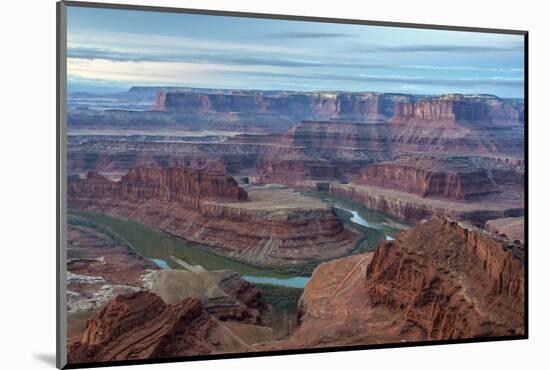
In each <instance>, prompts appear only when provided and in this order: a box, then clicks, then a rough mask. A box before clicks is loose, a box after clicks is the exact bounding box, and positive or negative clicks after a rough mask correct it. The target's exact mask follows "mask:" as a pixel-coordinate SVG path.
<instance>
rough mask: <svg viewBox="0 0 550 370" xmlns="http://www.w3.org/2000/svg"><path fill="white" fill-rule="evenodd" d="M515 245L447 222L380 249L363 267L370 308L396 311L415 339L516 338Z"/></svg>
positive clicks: (519, 285) (520, 305)
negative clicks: (382, 306)
mask: <svg viewBox="0 0 550 370" xmlns="http://www.w3.org/2000/svg"><path fill="white" fill-rule="evenodd" d="M523 263H524V256H523V247H522V246H521V245H508V243H507V242H506V241H504V240H500V239H496V238H493V237H491V236H490V235H488V234H487V233H485V232H484V231H483V230H481V229H477V228H474V227H472V226H469V225H466V224H461V223H458V222H456V221H451V220H448V219H444V218H442V219H438V220H435V221H430V222H427V223H425V224H423V225H419V226H418V227H417V228H415V229H414V230H412V231H410V232H407V233H404V235H402V236H401V237H399V238H398V240H397V241H395V242H387V243H385V244H383V245H381V246H380V247H379V248H378V249H377V250H376V251H375V253H374V256H373V259H372V262H371V263H370V264H369V267H368V268H367V272H366V276H367V281H368V283H369V297H370V298H371V305H374V306H376V305H385V306H386V307H388V308H389V309H390V310H392V311H397V312H400V313H401V314H402V315H403V317H401V318H400V321H401V324H400V329H399V330H400V333H401V334H403V335H406V336H410V337H412V338H413V339H416V340H423V339H452V338H471V337H477V336H498V335H510V334H521V333H523V330H524V327H523V325H524V312H523V309H524V301H525V292H524V286H525V281H524V277H525V270H524V265H523Z"/></svg>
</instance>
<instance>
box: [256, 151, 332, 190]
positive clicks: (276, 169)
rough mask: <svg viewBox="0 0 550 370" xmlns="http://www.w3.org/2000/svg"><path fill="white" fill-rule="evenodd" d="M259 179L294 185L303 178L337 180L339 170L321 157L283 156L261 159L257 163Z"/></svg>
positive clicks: (271, 182)
mask: <svg viewBox="0 0 550 370" xmlns="http://www.w3.org/2000/svg"><path fill="white" fill-rule="evenodd" d="M258 169H259V171H260V181H261V182H262V183H264V184H284V185H291V186H292V185H296V184H297V183H299V182H301V181H304V180H338V179H339V178H341V174H340V171H339V170H338V168H336V166H335V165H333V164H332V163H330V162H329V161H326V160H322V159H310V158H300V157H298V158H295V157H283V158H277V159H269V160H268V159H266V158H264V159H262V160H261V161H260V162H259V163H258Z"/></svg>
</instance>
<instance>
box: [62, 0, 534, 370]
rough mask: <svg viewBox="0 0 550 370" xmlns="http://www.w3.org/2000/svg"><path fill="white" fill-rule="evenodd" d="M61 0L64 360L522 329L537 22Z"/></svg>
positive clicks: (488, 336) (300, 349)
mask: <svg viewBox="0 0 550 370" xmlns="http://www.w3.org/2000/svg"><path fill="white" fill-rule="evenodd" d="M57 11H58V14H57V22H58V23H57V27H58V44H57V45H58V61H57V62H58V63H57V67H58V69H57V73H58V77H57V81H58V86H57V97H58V101H57V104H58V107H57V108H58V110H57V112H58V117H57V118H58V148H57V150H58V165H57V169H58V186H57V191H58V194H57V196H58V212H57V227H58V230H57V235H58V258H57V262H58V265H57V276H58V280H57V284H58V286H57V292H58V297H57V304H58V307H57V330H58V333H57V351H58V353H57V364H58V367H59V368H80V367H95V366H110V365H128V364H144V363H158V362H174V361H189V360H209V359H217V358H233V357H249V356H273V355H286V354H295V353H314V352H326V351H343V350H358V349H371V348H382V347H395V348H396V349H395V351H399V349H397V347H404V346H419V345H436V344H451V343H464V342H482V341H497V340H512V339H525V338H527V335H528V330H527V329H528V325H527V322H528V321H527V312H528V311H527V261H528V259H527V252H528V249H527V244H528V243H527V180H528V177H527V168H528V166H527V163H528V161H527V128H528V120H527V83H528V79H527V77H528V73H527V66H528V64H527V32H526V31H517V30H505V29H498V30H496V29H485V28H466V27H458V26H440V25H426V24H404V23H390V22H381V21H368V20H350V19H331V18H314V17H308V16H307V15H304V16H286V15H275V14H251V13H238V12H227V11H212V10H196V9H176V8H161V7H144V6H133V5H120V4H119V5H114V4H102V3H84V2H72V1H66V2H59V3H58V7H57ZM359 16H360V15H359ZM433 22H434V23H437V19H434V20H433ZM434 350H435V349H434Z"/></svg>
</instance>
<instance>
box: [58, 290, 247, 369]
mask: <svg viewBox="0 0 550 370" xmlns="http://www.w3.org/2000/svg"><path fill="white" fill-rule="evenodd" d="M223 335H226V334H225V332H221V331H220V324H219V322H218V321H217V320H216V319H214V318H213V317H211V316H210V315H209V314H208V313H207V312H206V311H205V310H204V308H203V307H202V304H201V302H200V301H199V300H198V299H195V298H189V297H188V298H184V299H183V300H181V302H179V303H177V304H174V305H167V304H165V303H164V302H163V301H162V299H160V298H159V297H158V296H157V295H155V294H153V293H149V292H144V291H142V292H137V293H133V294H127V295H119V296H118V297H116V298H115V299H113V300H111V301H110V302H109V303H108V304H107V306H105V308H104V309H103V310H102V311H101V312H100V313H99V314H97V315H95V316H94V317H92V318H91V319H90V320H88V322H87V324H86V330H85V332H84V334H83V335H82V337H81V338H79V339H78V340H76V341H73V342H72V343H69V348H68V361H69V363H71V364H75V363H81V362H91V361H93V362H103V361H120V360H135V359H150V358H167V357H179V356H188V355H204V354H208V353H212V352H216V351H219V349H218V348H219V346H220V342H223V341H224V339H223ZM236 349H238V350H239V351H245V352H246V351H247V350H248V348H247V347H244V348H243V347H242V346H240V348H239V346H238V345H237V347H236Z"/></svg>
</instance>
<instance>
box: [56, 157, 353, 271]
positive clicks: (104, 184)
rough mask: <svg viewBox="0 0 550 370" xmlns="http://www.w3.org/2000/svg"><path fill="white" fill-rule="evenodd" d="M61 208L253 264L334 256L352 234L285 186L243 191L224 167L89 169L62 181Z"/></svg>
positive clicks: (348, 247)
mask: <svg viewBox="0 0 550 370" xmlns="http://www.w3.org/2000/svg"><path fill="white" fill-rule="evenodd" d="M67 195H68V205H69V208H72V209H78V210H85V211H94V212H102V213H106V214H110V215H113V216H119V217H125V218H129V219H132V220H134V221H137V222H139V223H142V224H144V225H149V226H153V227H155V228H158V229H160V230H163V231H165V232H167V233H169V234H171V235H176V236H180V237H182V238H185V239H186V240H189V241H192V242H196V243H200V244H202V245H205V246H208V247H210V248H213V249H215V250H217V251H218V252H220V253H224V254H226V255H228V256H230V257H232V258H235V259H239V260H242V261H246V262H252V263H255V264H261V265H289V264H290V265H294V264H299V263H307V262H311V261H316V260H323V259H330V258H335V257H338V256H342V255H344V254H346V253H349V252H351V251H352V250H353V249H354V248H355V242H356V241H357V240H358V239H359V235H358V234H357V233H356V232H355V231H353V230H351V229H349V228H348V227H346V226H345V225H344V224H343V223H342V222H341V221H340V220H339V219H338V217H337V216H336V214H335V213H334V211H333V210H332V208H331V207H329V206H327V205H326V204H324V203H322V202H320V201H317V200H315V199H311V198H307V197H304V196H301V195H299V194H298V193H296V192H294V191H292V190H290V189H287V188H285V187H277V186H263V187H253V188H250V189H249V191H248V192H247V191H246V190H244V189H243V188H241V187H240V186H239V185H238V184H237V182H236V181H235V180H234V179H233V178H231V177H228V176H226V175H223V174H218V173H208V172H203V171H199V170H192V169H185V168H164V169H158V168H138V169H132V170H130V171H129V172H128V173H127V174H126V175H124V176H122V178H121V179H120V181H111V180H109V179H107V178H106V177H104V176H102V175H100V174H97V173H94V172H90V173H88V175H87V177H86V178H84V179H80V178H79V179H74V180H72V181H69V183H68V191H67Z"/></svg>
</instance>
